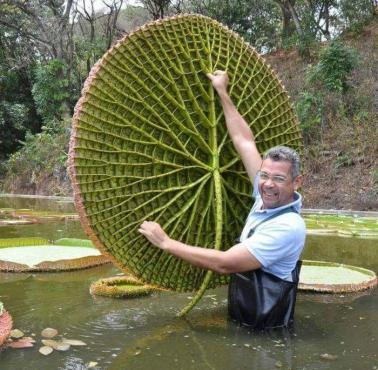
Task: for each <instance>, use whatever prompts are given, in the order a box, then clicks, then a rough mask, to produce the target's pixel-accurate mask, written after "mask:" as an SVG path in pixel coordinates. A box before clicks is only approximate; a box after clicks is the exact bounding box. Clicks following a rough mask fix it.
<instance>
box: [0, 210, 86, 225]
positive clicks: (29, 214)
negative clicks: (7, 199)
mask: <svg viewBox="0 0 378 370" xmlns="http://www.w3.org/2000/svg"><path fill="white" fill-rule="evenodd" d="M0 215H1V216H3V217H4V216H11V217H12V218H13V219H18V220H23V221H29V222H34V223H35V222H43V221H62V220H71V219H72V220H77V219H78V218H79V216H78V215H77V214H76V213H56V212H51V211H41V210H33V209H29V208H25V209H15V208H2V209H0ZM1 221H2V220H0V225H1Z"/></svg>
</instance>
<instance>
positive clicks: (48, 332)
mask: <svg viewBox="0 0 378 370" xmlns="http://www.w3.org/2000/svg"><path fill="white" fill-rule="evenodd" d="M41 335H42V337H44V338H54V337H55V336H56V335H58V330H56V329H53V328H46V329H43V330H42V332H41Z"/></svg>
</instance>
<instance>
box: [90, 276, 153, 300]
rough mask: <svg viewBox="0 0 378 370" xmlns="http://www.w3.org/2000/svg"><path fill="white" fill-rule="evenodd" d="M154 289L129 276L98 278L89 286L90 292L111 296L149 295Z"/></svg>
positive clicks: (133, 296) (132, 296)
mask: <svg viewBox="0 0 378 370" xmlns="http://www.w3.org/2000/svg"><path fill="white" fill-rule="evenodd" d="M156 290H158V288H156V287H153V286H151V285H146V284H144V283H142V282H141V281H139V280H137V279H135V278H134V277H131V276H114V277H110V278H105V279H100V280H98V281H95V282H94V283H92V284H91V286H90V288H89V291H90V293H91V294H94V295H101V296H105V297H112V298H136V297H141V296H146V295H149V294H151V293H152V292H154V291H156Z"/></svg>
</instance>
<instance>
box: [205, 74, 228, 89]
mask: <svg viewBox="0 0 378 370" xmlns="http://www.w3.org/2000/svg"><path fill="white" fill-rule="evenodd" d="M206 76H207V77H208V78H209V80H210V81H211V83H212V84H213V87H214V89H215V90H216V91H217V92H218V94H220V93H222V92H227V86H228V81H229V80H228V75H227V72H225V71H219V70H217V71H215V72H213V73H207V74H206Z"/></svg>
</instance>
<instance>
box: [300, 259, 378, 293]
mask: <svg viewBox="0 0 378 370" xmlns="http://www.w3.org/2000/svg"><path fill="white" fill-rule="evenodd" d="M375 286H377V276H376V274H375V273H374V271H371V270H368V269H365V268H362V267H356V266H350V265H344V264H341V263H336V262H325V261H310V260H304V261H303V265H302V268H301V272H300V277H299V285H298V288H299V289H300V290H304V291H315V292H322V293H347V292H357V291H361V290H366V289H370V288H374V287H375Z"/></svg>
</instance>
